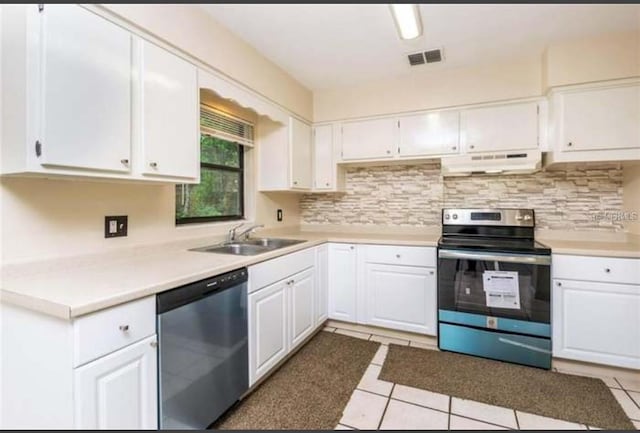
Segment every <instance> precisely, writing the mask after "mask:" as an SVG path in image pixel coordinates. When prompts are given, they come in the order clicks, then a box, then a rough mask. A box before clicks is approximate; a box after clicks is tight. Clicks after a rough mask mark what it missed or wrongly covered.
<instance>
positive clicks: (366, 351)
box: [212, 332, 380, 430]
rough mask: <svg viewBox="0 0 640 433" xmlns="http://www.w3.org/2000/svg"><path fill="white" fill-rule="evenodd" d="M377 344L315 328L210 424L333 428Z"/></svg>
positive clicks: (242, 427)
mask: <svg viewBox="0 0 640 433" xmlns="http://www.w3.org/2000/svg"><path fill="white" fill-rule="evenodd" d="M379 346H380V344H379V343H374V342H372V341H366V340H361V339H358V338H353V337H347V336H345V335H340V334H332V333H329V332H319V333H318V334H317V335H316V336H315V337H313V338H312V339H311V340H310V341H309V343H307V344H306V345H305V346H304V347H303V348H302V349H300V351H299V352H298V353H296V354H295V355H294V356H293V357H292V358H291V359H289V360H288V361H287V362H286V363H285V364H283V365H282V367H280V368H279V369H278V371H276V372H275V373H274V374H273V375H272V376H271V377H269V378H268V379H267V380H266V381H264V382H263V383H262V384H261V385H260V386H259V387H258V388H257V389H256V390H255V391H254V392H252V393H251V394H250V395H249V396H248V397H246V398H245V399H244V400H243V401H241V402H240V403H239V404H238V405H237V406H236V407H234V408H232V409H231V410H230V411H229V412H228V413H227V414H226V415H224V416H223V418H222V419H220V420H219V421H218V422H216V424H214V425H213V426H212V427H213V428H214V429H222V430H257V429H259V430H265V429H269V430H273V429H278V430H333V429H334V428H335V426H336V425H337V424H338V421H340V418H341V417H342V411H343V410H344V408H345V406H346V405H347V402H348V401H349V398H350V397H351V394H352V393H353V390H354V389H356V386H357V385H358V383H359V382H360V379H361V378H362V375H363V374H364V372H365V370H366V369H367V367H368V366H369V363H370V362H371V359H372V358H373V356H374V355H375V353H376V351H377V350H378V347H379Z"/></svg>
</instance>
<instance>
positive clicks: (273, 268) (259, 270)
mask: <svg viewBox="0 0 640 433" xmlns="http://www.w3.org/2000/svg"><path fill="white" fill-rule="evenodd" d="M315 260H316V255H315V249H314V248H308V249H306V250H302V251H298V252H295V253H291V254H286V255H284V256H281V257H277V258H275V259H272V260H267V261H266V262H262V263H258V264H257V265H254V266H249V293H253V292H255V291H256V290H258V289H261V288H263V287H266V286H268V285H270V284H273V283H275V282H276V281H280V280H282V279H283V278H286V277H288V276H290V275H293V274H296V273H298V272H301V271H304V270H305V269H307V268H310V267H312V266H313V265H314V263H315Z"/></svg>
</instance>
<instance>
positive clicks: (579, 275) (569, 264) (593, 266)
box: [552, 254, 640, 284]
mask: <svg viewBox="0 0 640 433" xmlns="http://www.w3.org/2000/svg"><path fill="white" fill-rule="evenodd" d="M552 267H553V277H554V278H562V279H566V280H581V281H602V282H605V283H623V284H640V260H639V259H623V258H612V257H588V256H567V255H556V254H554V255H553V262H552Z"/></svg>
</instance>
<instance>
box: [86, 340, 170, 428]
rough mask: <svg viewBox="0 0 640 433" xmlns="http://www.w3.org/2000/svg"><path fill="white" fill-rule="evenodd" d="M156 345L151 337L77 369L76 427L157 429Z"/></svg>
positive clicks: (155, 341)
mask: <svg viewBox="0 0 640 433" xmlns="http://www.w3.org/2000/svg"><path fill="white" fill-rule="evenodd" d="M156 344H157V340H156V337H155V336H153V337H149V338H147V339H144V340H142V341H139V342H137V343H135V344H132V345H130V346H128V347H125V348H124V349H120V350H118V351H117V352H114V353H111V354H109V355H106V356H104V357H102V358H100V359H98V360H96V361H93V362H90V363H89V364H86V365H84V366H82V367H79V368H77V369H76V370H75V372H74V382H75V415H76V417H75V418H76V428H79V429H83V430H95V429H109V430H114V429H115V430H120V429H127V430H132V429H134V430H140V429H156V428H157V418H158V400H157V398H158V397H157V396H158V385H157V383H158V369H157V362H156V357H157V353H156V349H155V347H156Z"/></svg>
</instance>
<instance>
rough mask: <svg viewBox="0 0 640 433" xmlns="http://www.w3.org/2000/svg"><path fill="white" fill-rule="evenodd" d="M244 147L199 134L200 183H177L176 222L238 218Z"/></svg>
mask: <svg viewBox="0 0 640 433" xmlns="http://www.w3.org/2000/svg"><path fill="white" fill-rule="evenodd" d="M242 158H243V149H242V146H241V145H239V144H237V143H233V142H231V141H228V140H223V139H220V138H217V137H212V136H210V135H204V134H203V135H201V136H200V183H199V184H198V185H177V186H176V222H177V223H178V224H182V223H189V222H203V221H216V220H232V219H241V218H242V217H243V213H244V206H243V159H242Z"/></svg>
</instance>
